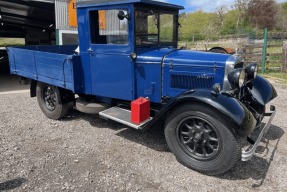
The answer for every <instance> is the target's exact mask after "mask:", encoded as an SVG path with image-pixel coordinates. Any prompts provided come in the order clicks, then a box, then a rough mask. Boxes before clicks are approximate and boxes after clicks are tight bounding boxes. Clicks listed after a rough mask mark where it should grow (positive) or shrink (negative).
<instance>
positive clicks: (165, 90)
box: [136, 48, 230, 102]
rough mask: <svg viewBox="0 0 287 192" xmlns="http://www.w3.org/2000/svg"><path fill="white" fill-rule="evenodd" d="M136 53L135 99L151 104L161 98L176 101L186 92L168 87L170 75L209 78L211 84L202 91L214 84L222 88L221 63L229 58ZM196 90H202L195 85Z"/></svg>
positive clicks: (175, 52) (192, 53) (167, 50)
mask: <svg viewBox="0 0 287 192" xmlns="http://www.w3.org/2000/svg"><path fill="white" fill-rule="evenodd" d="M137 53H138V58H137V60H136V66H137V70H136V77H137V96H144V97H149V98H150V99H151V101H153V102H160V101H161V98H162V97H163V96H169V97H176V96H177V95H179V94H181V93H182V92H185V91H187V90H188V88H183V89H178V88H177V89H176V88H172V87H171V86H170V85H171V79H170V77H171V75H173V74H186V75H190V76H192V77H194V78H195V79H205V78H208V77H212V78H213V79H214V80H213V81H212V82H211V83H210V84H211V85H209V86H208V87H206V88H208V89H211V87H212V85H213V84H214V83H219V84H221V86H223V78H224V72H225V63H226V60H227V59H228V58H229V57H230V55H225V54H216V53H205V52H199V51H187V50H177V49H175V48H152V49H151V48H150V49H139V50H137ZM163 58H164V59H163ZM171 64H172V68H171ZM162 73H163V74H162ZM161 78H162V79H161ZM196 88H202V86H201V84H199V83H198V85H197V84H196V83H195V89H196Z"/></svg>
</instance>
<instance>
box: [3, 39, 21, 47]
mask: <svg viewBox="0 0 287 192" xmlns="http://www.w3.org/2000/svg"><path fill="white" fill-rule="evenodd" d="M21 45H25V39H20V38H0V47H8V46H21Z"/></svg>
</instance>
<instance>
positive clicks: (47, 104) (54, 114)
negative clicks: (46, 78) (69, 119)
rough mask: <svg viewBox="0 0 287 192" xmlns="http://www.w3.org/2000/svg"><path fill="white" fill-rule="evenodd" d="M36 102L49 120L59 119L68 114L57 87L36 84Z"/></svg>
mask: <svg viewBox="0 0 287 192" xmlns="http://www.w3.org/2000/svg"><path fill="white" fill-rule="evenodd" d="M36 93H37V101H38V104H39V106H40V109H41V111H42V112H43V113H44V115H45V116H46V117H48V118H49V119H55V120H57V119H61V118H62V117H63V116H65V115H66V114H67V112H68V109H69V107H68V103H63V102H62V100H61V94H60V90H59V88H58V87H55V86H52V85H48V84H45V83H40V82H38V83H37V89H36Z"/></svg>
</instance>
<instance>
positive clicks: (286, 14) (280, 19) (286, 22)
mask: <svg viewBox="0 0 287 192" xmlns="http://www.w3.org/2000/svg"><path fill="white" fill-rule="evenodd" d="M275 20H276V29H278V30H286V29H287V2H286V3H281V4H279V5H278V11H277V13H276V15H275Z"/></svg>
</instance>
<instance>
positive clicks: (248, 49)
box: [242, 42, 287, 72]
mask: <svg viewBox="0 0 287 192" xmlns="http://www.w3.org/2000/svg"><path fill="white" fill-rule="evenodd" d="M263 46H264V45H263V44H248V45H244V46H243V48H242V57H243V58H244V60H245V62H246V63H252V62H256V63H258V64H259V67H260V68H261V64H262V59H265V69H266V70H268V71H282V72H283V71H284V72H286V68H287V64H286V62H287V61H286V60H287V59H286V50H287V42H284V43H283V45H282V44H268V45H267V53H266V55H264V54H263Z"/></svg>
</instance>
